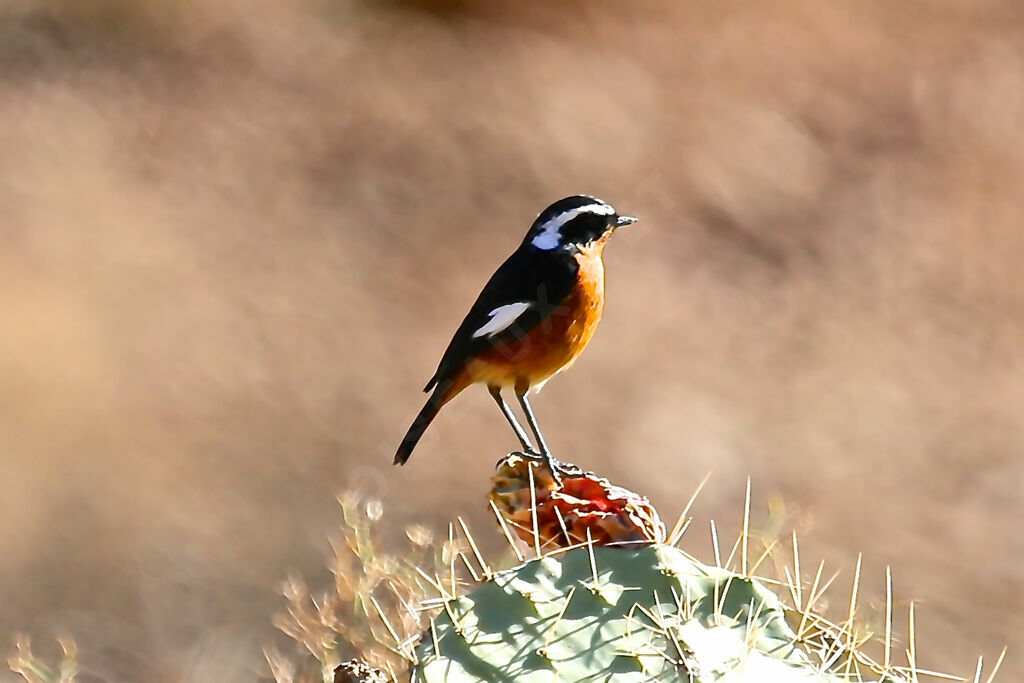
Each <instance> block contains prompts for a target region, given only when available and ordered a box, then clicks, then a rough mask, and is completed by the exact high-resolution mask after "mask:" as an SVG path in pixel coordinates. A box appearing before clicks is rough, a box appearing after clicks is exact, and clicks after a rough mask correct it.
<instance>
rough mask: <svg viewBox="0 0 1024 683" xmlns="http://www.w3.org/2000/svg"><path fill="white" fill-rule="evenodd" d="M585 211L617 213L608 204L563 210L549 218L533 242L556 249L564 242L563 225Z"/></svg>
mask: <svg viewBox="0 0 1024 683" xmlns="http://www.w3.org/2000/svg"><path fill="white" fill-rule="evenodd" d="M584 213H593V214H597V215H598V216H610V215H612V214H613V213H615V209H613V208H612V207H611V206H609V205H607V204H587V205H585V206H579V207H577V208H575V209H569V210H568V211H563V212H562V213H560V214H558V215H557V216H553V217H551V218H549V219H548V220H547V222H546V223H544V225H542V226H541V231H540V233H539V234H538V235H537V236H536V237H534V238H533V240H532V241H531V244H533V246H535V247H537V248H538V249H544V250H545V251H546V250H549V249H554V248H555V247H557V246H558V245H559V244H561V243H562V226H563V225H565V224H566V223H568V222H569V221H571V220H572V219H573V218H576V216H579V215H581V214H584Z"/></svg>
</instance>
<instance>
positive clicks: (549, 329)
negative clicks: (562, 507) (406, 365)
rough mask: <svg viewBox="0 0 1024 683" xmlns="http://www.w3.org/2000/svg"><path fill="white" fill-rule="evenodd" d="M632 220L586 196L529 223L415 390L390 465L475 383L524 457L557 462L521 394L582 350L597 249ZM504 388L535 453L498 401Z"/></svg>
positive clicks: (597, 305) (595, 314)
mask: <svg viewBox="0 0 1024 683" xmlns="http://www.w3.org/2000/svg"><path fill="white" fill-rule="evenodd" d="M635 222H636V219H635V218H632V217H630V216H620V215H619V214H618V213H617V212H616V211H615V209H614V208H613V207H612V206H611V205H610V204H608V203H607V202H604V201H601V200H600V199H597V198H595V197H590V196H587V195H574V196H572V197H566V198H565V199H560V200H558V201H557V202H555V203H554V204H552V205H551V206H549V207H548V208H546V209H544V210H543V211H542V212H541V213H540V215H539V216H537V219H536V220H535V221H534V222H533V225H532V226H531V227H530V230H529V232H527V233H526V238H525V239H524V240H523V243H522V244H521V245H519V248H518V249H516V250H515V251H514V252H512V255H511V256H509V257H508V258H507V259H506V260H505V262H504V263H502V264H501V267H499V268H498V270H497V271H495V273H494V275H492V276H491V279H490V280H489V281H488V282H487V285H486V286H485V287H484V288H483V291H482V292H480V295H479V296H478V297H477V299H476V303H474V304H473V307H472V308H470V309H469V313H468V314H467V315H466V318H465V320H463V321H462V324H461V325H459V328H458V329H457V330H456V331H455V335H454V336H453V337H452V340H451V342H450V343H449V344H448V349H447V350H446V351H445V352H444V355H443V356H442V357H441V362H440V364H438V366H437V372H435V373H434V376H433V377H431V378H430V381H429V382H427V386H426V387H425V388H424V391H426V392H431V393H430V397H429V398H428V399H427V403H426V405H424V406H423V409H422V410H421V411H420V413H419V415H417V416H416V419H415V420H414V421H413V423H412V426H411V427H409V431H408V433H406V435H405V438H404V439H402V443H401V445H400V446H399V447H398V452H397V453H395V464H396V465H404V464H405V462H406V461H407V460H408V459H409V456H410V455H412V451H413V449H414V448H415V447H416V443H417V442H418V441H419V440H420V437H421V436H423V432H424V431H425V430H426V428H427V426H429V425H430V423H431V421H433V419H434V418H435V417H436V416H437V414H438V412H439V411H440V410H441V408H442V407H443V406H444V405H445V404H446V403H448V401H450V400H452V399H453V398H454V397H455V396H456V395H458V394H459V392H461V391H462V390H463V389H465V388H466V387H468V386H469V385H471V384H484V385H486V386H487V389H488V391H489V392H490V394H491V396H492V397H493V398H494V401H495V402H496V403H497V404H498V408H500V409H501V414H502V415H503V416H504V417H505V419H506V420H507V421H508V423H509V425H511V427H512V429H513V431H514V432H515V434H516V438H518V439H519V443H520V444H521V445H522V447H523V449H524V451H525V454H526V455H528V456H531V457H534V458H538V459H543V460H544V461H545V462H547V464H548V466H549V467H550V468H551V471H552V473H553V474H554V475H555V479H556V480H558V466H557V461H555V460H554V459H553V458H552V456H551V451H550V450H548V447H547V444H546V443H545V441H544V437H543V436H542V435H541V432H540V427H539V426H538V425H537V418H536V417H535V416H534V413H533V409H532V408H531V406H530V401H529V398H528V394H529V393H530V391H531V390H532V391H538V390H540V388H541V387H542V386H544V383H545V382H547V381H548V380H549V379H551V377H552V376H554V375H556V374H557V373H559V372H561V371H562V370H565V369H566V368H568V367H569V366H570V365H572V364H573V362H574V361H575V360H576V358H577V357H579V355H580V354H581V353H582V352H583V349H585V348H586V346H587V344H588V343H589V342H590V340H591V338H592V337H593V336H594V331H595V330H596V329H597V325H598V323H599V322H601V314H602V313H603V311H604V261H603V260H602V257H603V253H604V247H605V245H606V244H607V242H608V239H609V238H610V237H611V236H612V233H614V232H615V231H616V230H617V229H618V228H621V227H623V226H626V225H630V224H631V223H635ZM504 388H511V389H512V390H513V391H514V392H515V395H516V398H517V399H518V400H519V404H520V405H521V406H522V409H523V413H524V414H525V415H526V420H527V423H528V424H529V425H530V430H531V431H532V432H533V436H534V437H535V438H536V439H537V447H536V448H534V446H533V444H532V443H530V439H529V437H528V436H527V435H526V432H525V430H524V429H523V428H522V427H521V426H520V424H519V422H518V421H516V417H515V415H514V413H513V412H512V410H511V409H510V408H509V406H508V404H507V403H505V400H504V399H503V398H502V396H501V390H502V389H504Z"/></svg>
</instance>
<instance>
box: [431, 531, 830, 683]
mask: <svg viewBox="0 0 1024 683" xmlns="http://www.w3.org/2000/svg"><path fill="white" fill-rule="evenodd" d="M795 640H796V638H795V635H794V633H793V631H792V630H791V629H790V627H789V626H788V625H787V624H786V621H785V615H784V612H783V606H782V604H781V602H780V601H779V599H778V598H777V597H776V596H775V595H774V594H773V593H772V592H771V591H769V590H767V589H766V588H764V587H763V586H762V585H761V584H759V583H758V582H756V581H754V580H751V579H749V578H744V577H741V576H739V575H736V574H732V573H730V572H727V571H725V570H722V569H717V568H714V567H707V566H705V565H702V564H700V563H698V562H696V561H695V560H693V559H692V558H690V557H689V556H688V555H687V554H686V553H684V552H682V551H681V550H679V549H677V548H674V547H671V546H665V545H653V546H649V547H646V548H641V549H622V548H586V547H585V548H577V549H574V550H570V551H568V552H564V553H558V554H555V555H548V556H546V557H541V558H539V559H535V560H532V561H529V562H526V563H525V564H523V565H520V566H519V567H516V568H514V569H511V570H508V571H505V572H501V573H499V574H497V575H495V576H494V578H493V579H492V580H491V581H488V582H486V583H484V584H483V585H481V586H480V587H479V588H477V589H476V590H475V591H473V592H472V593H470V594H468V595H464V596H462V597H459V598H457V599H455V600H451V601H449V602H448V603H447V605H446V608H445V610H444V611H443V612H442V613H441V614H440V615H439V616H438V617H437V618H436V619H435V620H434V622H433V623H432V625H431V628H430V629H429V630H428V631H427V632H426V633H425V634H424V637H423V640H422V642H421V643H420V645H419V647H418V648H417V657H418V659H419V662H420V663H419V665H418V666H417V667H415V668H414V670H413V677H412V680H413V681H414V682H419V683H431V682H434V681H488V682H495V681H516V682H519V683H532V682H538V683H539V682H542V681H543V682H544V683H548V682H550V681H556V680H557V681H584V680H585V681H615V682H616V683H631V682H634V681H635V682H637V683H639V682H640V681H695V682H698V683H700V682H705V681H779V682H780V683H783V682H786V681H833V680H838V679H836V678H833V677H830V676H828V675H827V674H821V673H819V672H818V671H816V669H815V668H814V667H813V666H811V664H810V659H809V658H808V656H807V655H806V654H805V653H804V652H803V651H802V650H801V649H800V648H799V647H798V646H797V645H796V644H795Z"/></svg>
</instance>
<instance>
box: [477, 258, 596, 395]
mask: <svg viewBox="0 0 1024 683" xmlns="http://www.w3.org/2000/svg"><path fill="white" fill-rule="evenodd" d="M603 249H604V241H603V240H602V241H600V242H596V243H594V244H593V245H592V246H591V247H590V248H588V249H587V250H581V251H580V253H579V254H577V256H576V261H577V262H578V263H579V266H580V267H579V274H578V275H577V279H576V286H575V287H574V288H573V291H572V292H571V293H570V294H569V296H568V297H566V298H565V300H563V301H562V302H561V303H560V305H559V306H558V307H557V308H556V309H555V311H554V312H553V313H552V314H551V315H550V316H549V317H548V318H546V319H545V320H544V321H543V322H542V323H541V324H539V325H537V327H535V328H534V329H533V330H531V331H530V332H529V333H528V334H527V335H525V336H524V337H523V338H522V339H519V340H517V341H515V342H512V343H506V344H499V345H498V346H496V347H495V348H493V349H490V350H488V351H487V352H486V353H483V354H481V355H480V356H478V357H477V358H474V359H472V360H470V361H469V362H468V363H467V364H466V370H467V375H468V376H467V377H465V380H468V381H469V382H470V383H475V382H482V383H485V384H491V385H498V386H515V387H516V388H517V389H519V390H525V389H526V388H529V387H535V386H538V385H540V384H543V383H544V382H546V381H547V380H548V379H549V378H550V377H551V376H552V375H554V374H555V373H557V372H561V371H562V370H564V369H566V368H568V367H569V366H570V365H572V363H573V361H575V360H576V358H577V357H578V356H579V355H580V353H582V352H583V349H584V348H586V346H587V344H588V343H589V342H590V340H591V338H592V337H593V336H594V331H595V330H596V329H597V324H598V323H599V322H600V321H601V313H602V312H603V310H604V264H603V263H602V261H601V252H602V250H603Z"/></svg>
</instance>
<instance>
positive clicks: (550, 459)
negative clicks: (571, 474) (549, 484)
mask: <svg viewBox="0 0 1024 683" xmlns="http://www.w3.org/2000/svg"><path fill="white" fill-rule="evenodd" d="M516 455H521V456H522V457H524V458H526V459H527V460H533V461H534V462H541V463H544V464H545V465H547V466H548V470H549V471H550V472H551V478H552V479H554V480H555V488H562V474H563V473H564V472H565V471H566V470H565V466H564V465H563V464H562V463H561V462H559V461H558V460H556V459H555V457H554V456H553V455H551V454H550V453H544V452H541V451H535V450H534V449H532V448H527V449H524V450H521V451H516Z"/></svg>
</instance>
